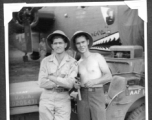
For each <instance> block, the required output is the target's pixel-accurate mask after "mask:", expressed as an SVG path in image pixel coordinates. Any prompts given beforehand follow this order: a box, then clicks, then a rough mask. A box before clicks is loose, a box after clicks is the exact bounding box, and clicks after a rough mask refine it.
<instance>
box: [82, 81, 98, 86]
mask: <svg viewBox="0 0 152 120" xmlns="http://www.w3.org/2000/svg"><path fill="white" fill-rule="evenodd" d="M93 85H95V82H94V81H93V80H89V81H88V82H87V83H85V84H84V86H85V87H93Z"/></svg>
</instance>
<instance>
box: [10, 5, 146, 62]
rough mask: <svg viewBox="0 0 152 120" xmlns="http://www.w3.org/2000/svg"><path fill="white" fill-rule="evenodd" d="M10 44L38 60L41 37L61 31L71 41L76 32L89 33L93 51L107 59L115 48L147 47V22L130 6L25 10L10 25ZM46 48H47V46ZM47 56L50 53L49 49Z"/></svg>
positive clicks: (36, 8) (17, 13) (14, 17)
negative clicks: (145, 43) (145, 44)
mask: <svg viewBox="0 0 152 120" xmlns="http://www.w3.org/2000/svg"><path fill="white" fill-rule="evenodd" d="M9 30H10V31H9V41H10V43H12V44H13V45H14V46H15V47H16V48H18V49H19V50H21V51H23V52H24V53H25V56H23V60H24V61H26V60H27V53H32V54H31V55H30V57H31V58H32V59H33V60H36V59H38V58H39V57H40V56H39V53H38V47H39V43H40V41H41V37H45V38H46V37H47V36H48V34H50V33H52V32H53V31H55V30H62V31H64V32H65V34H66V35H67V36H68V37H69V38H71V37H72V36H73V34H74V33H75V32H76V31H77V30H82V31H85V32H88V33H90V34H91V36H92V37H93V40H94V43H93V46H92V47H91V49H90V50H91V51H93V52H94V51H95V52H99V53H101V54H103V55H108V54H109V53H110V52H109V51H110V50H109V47H110V46H112V45H141V46H142V47H144V37H143V36H144V31H143V30H144V22H143V20H142V19H140V18H139V17H138V11H137V10H132V9H130V8H129V7H128V6H127V5H120V6H118V5H117V6H116V5H111V6H110V5H109V6H71V7H69V6H64V7H56V6H50V7H23V8H22V9H21V10H20V11H19V12H13V18H12V20H11V21H10V23H9ZM46 45H47V44H46ZM47 52H48V53H51V50H50V49H49V47H48V46H47Z"/></svg>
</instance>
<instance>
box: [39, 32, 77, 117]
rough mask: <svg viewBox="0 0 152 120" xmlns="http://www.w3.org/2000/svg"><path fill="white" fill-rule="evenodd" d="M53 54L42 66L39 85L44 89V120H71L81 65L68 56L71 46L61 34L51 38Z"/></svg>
mask: <svg viewBox="0 0 152 120" xmlns="http://www.w3.org/2000/svg"><path fill="white" fill-rule="evenodd" d="M47 44H48V46H49V47H50V48H51V49H53V54H52V55H50V56H47V57H45V58H44V59H43V60H42V62H41V66H40V71H39V77H38V82H39V86H40V87H41V88H44V89H43V92H42V94H41V97H40V103H39V117H40V120H70V114H71V101H70V96H69V90H70V89H71V88H73V85H74V83H75V77H76V76H77V72H78V65H77V61H76V60H75V59H74V58H72V57H71V56H70V55H68V54H67V53H66V50H67V49H68V48H69V46H70V42H69V39H68V37H67V36H66V35H65V34H64V32H62V31H60V30H57V31H55V32H53V33H52V34H50V35H48V37H47Z"/></svg>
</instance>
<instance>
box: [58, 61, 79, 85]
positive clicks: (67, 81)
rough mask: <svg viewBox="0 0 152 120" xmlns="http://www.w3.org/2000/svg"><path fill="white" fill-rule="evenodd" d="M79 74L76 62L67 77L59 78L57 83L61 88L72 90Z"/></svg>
mask: <svg viewBox="0 0 152 120" xmlns="http://www.w3.org/2000/svg"><path fill="white" fill-rule="evenodd" d="M77 74H78V65H77V62H76V61H75V62H74V63H73V64H72V65H71V68H70V70H69V73H68V75H66V76H65V77H61V76H59V77H57V79H56V82H57V83H58V85H59V86H62V87H65V88H72V87H73V85H74V82H75V77H76V76H77Z"/></svg>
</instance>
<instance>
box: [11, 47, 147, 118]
mask: <svg viewBox="0 0 152 120" xmlns="http://www.w3.org/2000/svg"><path fill="white" fill-rule="evenodd" d="M110 50H111V56H110V57H108V58H106V61H107V63H108V65H109V68H110V70H111V73H112V75H113V79H112V81H111V82H110V83H107V84H105V85H104V87H105V96H106V101H107V102H106V119H107V120H145V85H144V83H145V82H144V79H145V77H144V58H143V48H142V47H141V46H112V47H110ZM41 92H42V89H41V88H39V86H38V83H37V81H28V82H20V83H12V84H10V119H11V120H38V115H39V114H38V108H39V98H40V95H41ZM76 94H77V93H76ZM74 97H75V96H73V93H71V100H72V101H74V100H73V99H75V98H74ZM71 120H77V112H76V103H75V102H72V114H71Z"/></svg>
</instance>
